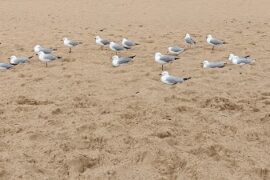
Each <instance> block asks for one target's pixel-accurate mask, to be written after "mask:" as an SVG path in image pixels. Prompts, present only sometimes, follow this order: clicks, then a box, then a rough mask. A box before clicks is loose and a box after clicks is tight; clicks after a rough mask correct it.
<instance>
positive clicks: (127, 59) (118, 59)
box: [112, 55, 135, 67]
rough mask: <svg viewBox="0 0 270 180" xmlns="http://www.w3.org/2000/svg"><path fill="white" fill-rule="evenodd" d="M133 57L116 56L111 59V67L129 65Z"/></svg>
mask: <svg viewBox="0 0 270 180" xmlns="http://www.w3.org/2000/svg"><path fill="white" fill-rule="evenodd" d="M134 58H135V56H129V57H119V56H117V55H115V56H113V57H112V65H113V66H115V67H117V66H119V65H121V64H126V63H129V62H130V61H133V59H134Z"/></svg>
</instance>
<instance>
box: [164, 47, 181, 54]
mask: <svg viewBox="0 0 270 180" xmlns="http://www.w3.org/2000/svg"><path fill="white" fill-rule="evenodd" d="M184 50H185V49H184V48H180V47H168V51H169V53H170V54H172V55H179V54H181V53H182V52H184Z"/></svg>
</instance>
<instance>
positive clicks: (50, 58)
mask: <svg viewBox="0 0 270 180" xmlns="http://www.w3.org/2000/svg"><path fill="white" fill-rule="evenodd" d="M38 58H39V60H40V61H42V62H45V63H46V67H47V66H48V65H47V63H48V62H50V61H54V60H56V59H61V57H59V56H55V55H53V54H45V53H44V52H43V51H40V52H39V53H38Z"/></svg>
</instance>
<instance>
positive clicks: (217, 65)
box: [202, 60, 226, 68]
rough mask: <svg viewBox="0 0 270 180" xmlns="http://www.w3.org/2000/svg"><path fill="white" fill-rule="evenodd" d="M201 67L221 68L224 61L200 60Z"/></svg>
mask: <svg viewBox="0 0 270 180" xmlns="http://www.w3.org/2000/svg"><path fill="white" fill-rule="evenodd" d="M202 64H203V68H223V67H224V66H225V64H226V63H225V62H209V61H207V60H205V61H203V62H202Z"/></svg>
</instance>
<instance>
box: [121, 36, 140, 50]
mask: <svg viewBox="0 0 270 180" xmlns="http://www.w3.org/2000/svg"><path fill="white" fill-rule="evenodd" d="M137 45H139V44H138V43H135V42H134V41H132V40H129V39H127V38H123V40H122V46H123V47H125V48H126V49H131V47H132V46H137Z"/></svg>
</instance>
